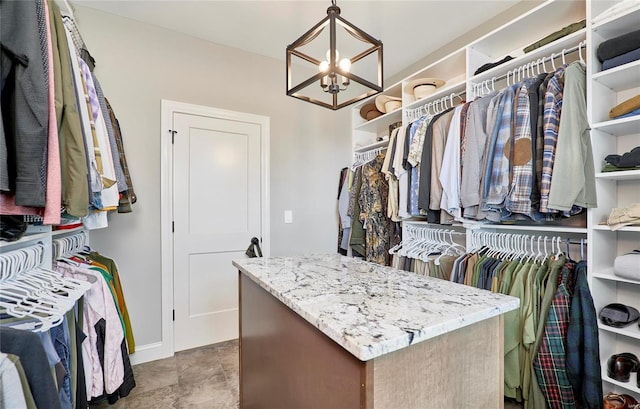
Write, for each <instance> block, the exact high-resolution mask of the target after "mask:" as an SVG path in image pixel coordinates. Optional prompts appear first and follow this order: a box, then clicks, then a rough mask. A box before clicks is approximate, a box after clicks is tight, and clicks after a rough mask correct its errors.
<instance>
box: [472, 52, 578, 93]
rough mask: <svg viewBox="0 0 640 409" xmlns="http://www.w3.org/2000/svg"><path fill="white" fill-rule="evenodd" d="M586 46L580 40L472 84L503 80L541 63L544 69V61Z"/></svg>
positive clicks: (549, 60)
mask: <svg viewBox="0 0 640 409" xmlns="http://www.w3.org/2000/svg"><path fill="white" fill-rule="evenodd" d="M586 47H587V43H586V41H580V43H578V45H576V46H573V47H571V48H568V49H563V50H562V51H561V52H560V53H558V54H556V53H551V55H550V56H548V57H542V58H539V59H537V60H536V61H534V62H529V63H527V64H523V65H521V66H519V67H518V68H515V69H512V70H509V71H507V72H506V73H504V74H502V75H498V76H497V77H492V78H491V79H487V80H484V81H481V82H479V83H478V84H474V86H476V85H479V84H485V83H486V84H488V83H489V82H491V83H493V82H495V81H500V80H503V79H505V78H507V79H508V78H509V77H510V76H512V75H513V76H515V75H516V74H517V73H518V72H520V71H521V70H522V71H523V72H524V71H525V70H527V69H532V68H533V67H539V66H540V64H542V65H543V68H545V69H546V67H544V63H545V62H551V61H552V60H554V59H556V58H560V57H563V56H566V55H567V54H572V53H575V52H576V51H581V50H582V49H586Z"/></svg>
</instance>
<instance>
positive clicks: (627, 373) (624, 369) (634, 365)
mask: <svg viewBox="0 0 640 409" xmlns="http://www.w3.org/2000/svg"><path fill="white" fill-rule="evenodd" d="M638 369H640V360H638V357H637V356H635V355H634V354H632V353H630V352H623V353H621V354H615V355H611V357H609V359H608V360H607V376H609V378H612V379H615V380H616V381H620V382H629V380H630V379H631V372H638Z"/></svg>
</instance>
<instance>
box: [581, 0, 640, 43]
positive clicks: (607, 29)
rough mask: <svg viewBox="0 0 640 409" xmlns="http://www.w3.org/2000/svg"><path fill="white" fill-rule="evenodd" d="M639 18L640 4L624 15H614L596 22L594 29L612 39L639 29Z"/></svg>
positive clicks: (604, 36)
mask: <svg viewBox="0 0 640 409" xmlns="http://www.w3.org/2000/svg"><path fill="white" fill-rule="evenodd" d="M639 20H640V6H638V7H636V8H635V9H634V10H631V11H627V12H626V14H624V15H622V16H614V17H611V18H609V19H607V20H605V21H602V22H601V23H599V24H594V25H593V26H592V29H593V32H594V33H598V34H599V35H601V36H602V37H603V38H605V39H610V38H613V37H617V36H620V35H622V34H626V33H628V32H630V31H633V30H637V29H638V21H639Z"/></svg>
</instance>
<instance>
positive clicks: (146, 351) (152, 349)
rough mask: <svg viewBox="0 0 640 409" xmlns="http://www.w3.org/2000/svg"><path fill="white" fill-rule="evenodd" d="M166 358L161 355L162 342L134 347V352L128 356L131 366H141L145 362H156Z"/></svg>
mask: <svg viewBox="0 0 640 409" xmlns="http://www.w3.org/2000/svg"><path fill="white" fill-rule="evenodd" d="M163 358H167V357H166V356H164V355H163V353H162V342H154V343H153V344H147V345H140V346H138V345H136V352H135V353H134V354H132V355H129V359H130V360H131V365H138V364H143V363H145V362H150V361H156V360H158V359H163Z"/></svg>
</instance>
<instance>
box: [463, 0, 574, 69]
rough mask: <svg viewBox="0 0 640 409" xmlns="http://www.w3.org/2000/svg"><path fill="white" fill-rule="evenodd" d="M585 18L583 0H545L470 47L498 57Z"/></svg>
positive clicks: (519, 49) (520, 48)
mask: <svg viewBox="0 0 640 409" xmlns="http://www.w3.org/2000/svg"><path fill="white" fill-rule="evenodd" d="M584 18H585V8H584V4H582V3H581V2H569V1H546V2H545V3H543V4H541V5H540V6H538V7H536V8H535V9H533V10H531V11H529V12H527V13H525V14H523V15H521V16H520V17H517V18H515V19H514V20H512V21H510V22H509V23H507V24H505V25H504V26H502V27H499V28H497V29H495V30H494V31H492V32H491V33H489V34H487V35H485V36H483V37H481V38H479V39H478V40H476V41H474V42H473V43H472V44H471V45H470V47H471V48H473V49H475V50H476V51H478V52H481V53H483V54H484V55H486V56H488V57H490V58H493V59H499V58H502V57H504V56H505V55H506V54H509V53H512V52H513V50H518V51H520V52H522V49H523V48H524V47H526V46H528V45H529V44H531V43H533V42H535V41H538V40H539V39H540V38H542V37H544V36H546V35H547V34H550V33H552V32H554V31H556V30H560V29H561V28H563V27H566V26H568V25H569V24H571V23H575V22H578V21H580V20H582V19H584ZM529 54H531V53H529ZM475 68H477V67H475Z"/></svg>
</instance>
